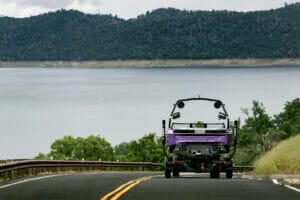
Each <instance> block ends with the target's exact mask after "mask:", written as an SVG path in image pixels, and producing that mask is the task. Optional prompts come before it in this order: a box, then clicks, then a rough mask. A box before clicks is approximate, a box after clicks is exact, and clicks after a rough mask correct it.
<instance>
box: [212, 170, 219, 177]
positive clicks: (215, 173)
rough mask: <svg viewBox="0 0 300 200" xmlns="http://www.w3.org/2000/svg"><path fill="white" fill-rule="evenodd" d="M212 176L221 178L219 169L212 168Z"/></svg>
mask: <svg viewBox="0 0 300 200" xmlns="http://www.w3.org/2000/svg"><path fill="white" fill-rule="evenodd" d="M210 178H220V172H219V170H218V169H212V170H211V171H210Z"/></svg>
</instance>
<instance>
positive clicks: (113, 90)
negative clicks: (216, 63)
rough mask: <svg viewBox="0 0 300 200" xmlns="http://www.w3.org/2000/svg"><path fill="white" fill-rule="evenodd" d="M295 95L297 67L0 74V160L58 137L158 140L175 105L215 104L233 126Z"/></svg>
mask: <svg viewBox="0 0 300 200" xmlns="http://www.w3.org/2000/svg"><path fill="white" fill-rule="evenodd" d="M299 94H300V67H274V68H272V67H248V68H238V67H237V68H236V67H234V68H224V67H209V68H203V67H202V68H97V69H94V68H0V134H1V139H0V159H6V158H31V157H34V156H35V155H37V153H38V152H44V153H47V152H48V151H49V148H50V145H51V143H52V142H53V141H54V140H55V139H58V138H62V137H63V136H65V135H73V136H81V137H86V136H88V135H90V134H94V135H101V136H102V137H104V138H105V139H106V140H107V141H109V142H110V143H111V144H113V145H116V144H119V143H121V142H124V141H130V140H133V139H138V138H140V137H142V136H143V135H145V134H147V133H152V132H154V133H157V134H158V135H161V120H162V119H166V118H167V117H168V115H169V113H170V111H171V109H172V106H173V104H174V103H175V101H176V100H177V99H180V98H188V97H197V96H199V95H200V96H201V97H209V98H219V99H221V100H223V102H224V103H225V105H226V108H227V110H228V113H229V115H230V116H231V119H232V120H234V119H236V118H238V117H243V115H242V112H241V108H245V107H248V108H250V107H251V105H252V100H258V101H261V102H262V103H264V105H265V107H266V110H267V112H268V113H269V114H270V115H274V114H278V113H279V112H281V111H282V109H283V106H284V104H285V103H286V101H291V100H293V99H294V98H297V97H299V96H300V95H299Z"/></svg>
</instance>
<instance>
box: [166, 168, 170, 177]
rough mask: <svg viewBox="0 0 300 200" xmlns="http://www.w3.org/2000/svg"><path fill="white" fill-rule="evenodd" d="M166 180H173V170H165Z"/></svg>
mask: <svg viewBox="0 0 300 200" xmlns="http://www.w3.org/2000/svg"><path fill="white" fill-rule="evenodd" d="M165 178H171V170H170V169H165Z"/></svg>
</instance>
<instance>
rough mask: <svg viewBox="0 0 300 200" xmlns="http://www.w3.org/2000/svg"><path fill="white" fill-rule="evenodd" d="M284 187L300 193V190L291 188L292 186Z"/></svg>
mask: <svg viewBox="0 0 300 200" xmlns="http://www.w3.org/2000/svg"><path fill="white" fill-rule="evenodd" d="M284 187H287V188H289V189H291V190H295V191H296V192H300V189H298V188H295V187H293V186H290V185H284Z"/></svg>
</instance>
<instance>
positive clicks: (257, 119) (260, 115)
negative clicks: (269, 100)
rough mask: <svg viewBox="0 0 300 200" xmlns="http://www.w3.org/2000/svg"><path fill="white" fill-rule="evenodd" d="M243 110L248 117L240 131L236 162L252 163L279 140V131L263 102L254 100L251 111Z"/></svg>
mask: <svg viewBox="0 0 300 200" xmlns="http://www.w3.org/2000/svg"><path fill="white" fill-rule="evenodd" d="M242 111H243V113H244V114H245V115H246V116H247V118H246V119H245V124H244V125H243V126H242V127H241V129H240V131H239V136H238V137H239V139H238V148H237V153H236V156H235V159H236V162H235V163H236V164H240V165H250V164H252V162H253V161H254V160H255V158H256V157H257V156H259V155H260V154H264V153H266V152H267V151H269V150H270V149H271V148H272V147H273V146H274V145H275V144H276V143H277V142H278V138H279V137H278V135H279V131H276V130H275V125H274V122H273V120H272V118H271V117H270V116H269V115H268V114H267V113H266V110H265V107H264V105H263V104H262V103H260V102H258V101H253V102H252V108H251V110H250V112H249V110H248V109H243V110H242Z"/></svg>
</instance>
